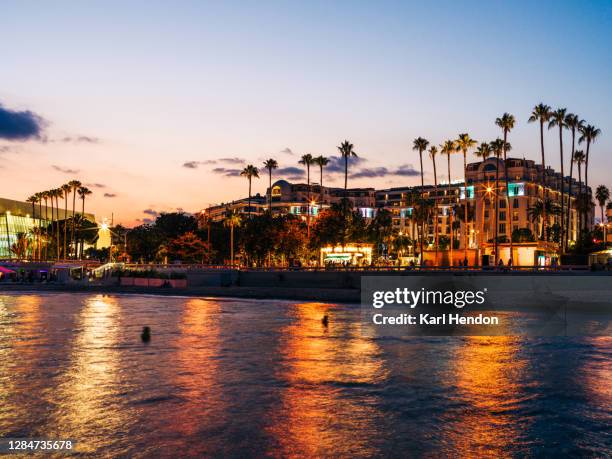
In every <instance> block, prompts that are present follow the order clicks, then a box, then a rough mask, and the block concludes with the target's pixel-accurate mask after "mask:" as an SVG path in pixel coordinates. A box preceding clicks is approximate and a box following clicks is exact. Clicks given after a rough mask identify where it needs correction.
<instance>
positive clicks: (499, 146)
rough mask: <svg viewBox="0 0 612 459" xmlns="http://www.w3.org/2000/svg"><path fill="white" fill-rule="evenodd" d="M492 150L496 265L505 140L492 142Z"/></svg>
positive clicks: (496, 261)
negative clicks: (500, 175)
mask: <svg viewBox="0 0 612 459" xmlns="http://www.w3.org/2000/svg"><path fill="white" fill-rule="evenodd" d="M491 151H492V152H493V154H494V155H495V191H494V193H493V197H494V198H495V232H494V234H495V239H494V240H493V244H494V245H495V249H494V251H495V266H497V263H498V261H499V250H498V249H499V194H500V193H499V159H500V157H501V156H502V155H503V152H504V141H503V140H502V139H500V138H499V137H498V138H497V139H495V140H494V141H493V142H491Z"/></svg>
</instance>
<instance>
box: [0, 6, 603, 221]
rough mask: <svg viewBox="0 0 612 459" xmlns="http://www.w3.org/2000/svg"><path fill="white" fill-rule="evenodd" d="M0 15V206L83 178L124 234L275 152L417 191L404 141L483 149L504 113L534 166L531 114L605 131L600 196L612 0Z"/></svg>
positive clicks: (227, 191) (190, 204) (414, 160)
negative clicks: (561, 113)
mask: <svg viewBox="0 0 612 459" xmlns="http://www.w3.org/2000/svg"><path fill="white" fill-rule="evenodd" d="M459 4H461V5H462V6H459ZM0 14H1V17H2V27H1V28H0V56H1V58H2V64H1V65H0V105H1V107H0V197H5V198H11V199H18V200H24V199H25V198H27V197H28V196H29V195H30V194H32V193H34V192H36V191H42V190H45V189H49V188H53V187H58V186H60V185H61V184H63V183H65V182H67V181H68V180H70V179H73V178H78V179H79V180H81V181H82V182H83V183H85V184H87V185H88V186H89V188H91V189H92V191H93V192H94V194H93V195H92V196H91V198H90V199H89V200H88V201H87V207H88V209H87V210H89V211H91V212H94V213H95V214H96V216H97V217H98V219H102V218H104V217H110V215H111V213H114V215H115V223H117V222H122V223H124V224H129V225H133V224H138V223H141V222H143V221H148V220H147V219H151V218H154V217H155V215H156V214H157V213H159V212H163V211H172V210H176V209H179V208H180V209H184V210H186V211H189V212H193V211H197V210H200V209H202V208H204V207H206V206H207V205H209V204H212V203H219V202H221V201H227V200H231V199H236V198H240V197H243V196H245V195H246V194H247V182H246V180H245V179H244V178H241V177H235V176H234V175H235V172H236V170H239V169H241V168H242V167H244V165H245V164H248V163H252V164H254V165H256V166H258V167H260V166H261V163H262V161H263V160H264V159H266V158H269V157H273V158H276V159H277V160H278V161H279V163H280V166H281V168H292V169H285V171H284V172H283V174H282V178H287V177H290V178H292V179H299V177H298V176H297V174H298V172H299V171H298V170H295V169H293V168H296V167H301V166H299V165H298V164H297V161H298V160H299V157H300V156H301V155H302V154H304V153H312V154H313V155H320V154H323V155H327V156H332V155H336V154H337V153H336V152H337V150H336V146H337V145H339V144H340V142H341V141H342V140H344V139H349V140H350V141H351V142H352V143H353V144H354V145H355V150H356V151H357V153H358V154H359V155H360V157H361V158H362V159H361V161H359V163H358V164H355V165H353V167H352V172H354V173H356V177H354V178H352V179H350V181H349V186H375V187H377V188H383V187H391V186H401V185H410V184H416V183H417V182H418V178H417V177H416V176H415V175H414V173H415V171H414V169H416V168H418V154H417V153H415V152H413V151H412V148H411V147H412V140H413V139H414V138H415V137H417V136H423V137H425V138H427V139H429V140H430V141H431V142H433V143H435V144H439V143H441V142H442V141H444V140H445V139H447V138H454V137H456V136H457V134H459V133H461V132H468V133H470V135H471V136H472V137H474V138H475V139H477V140H479V141H482V140H486V141H490V140H493V139H495V138H496V137H497V136H499V135H500V133H499V130H498V128H497V127H496V126H495V125H494V120H495V118H496V117H497V116H500V115H501V114H502V113H503V112H510V113H512V114H514V115H515V117H516V118H517V122H518V123H517V127H516V129H515V130H514V131H513V132H512V133H511V134H510V138H509V140H510V142H511V143H512V146H513V151H512V156H517V157H523V156H524V157H527V158H531V159H538V158H539V155H540V151H539V131H538V127H537V125H535V124H528V123H527V119H528V117H529V114H530V112H531V108H532V107H533V106H534V105H535V104H537V103H539V102H544V103H546V104H548V105H551V106H552V107H553V108H558V107H567V108H568V110H569V111H571V112H574V113H577V114H579V115H580V117H581V118H584V119H585V120H586V121H588V122H589V123H591V124H594V125H595V126H597V127H599V128H600V129H601V130H602V135H601V136H600V138H599V139H598V141H597V143H596V144H595V145H594V146H593V148H592V152H591V155H592V156H591V161H592V165H591V168H590V173H589V182H590V184H591V185H592V186H596V185H598V184H605V185H607V186H609V187H611V186H612V183H611V180H610V176H611V175H612V174H611V173H610V172H611V171H612V84H611V82H612V50H611V48H612V2H610V1H585V2H575V1H561V0H558V1H540V2H531V1H525V2H518V1H513V2H501V1H499V2H498V1H473V2H469V1H467V2H455V1H430V2H422V1H418V2H408V1H406V2H397V3H396V2H339V1H336V2H329V1H323V2H300V3H297V2H250V1H249V2H214V3H212V2H211V3H207V2H204V1H194V2H188V1H177V2H159V1H146V2H145V1H142V2H137V1H131V2H112V1H100V2H93V1H91V2H89V1H88V2H77V1H70V2H68V1H66V2H61V1H56V2H32V1H17V0H16V1H3V2H2V6H1V12H0ZM24 111H29V112H30V113H22V112H24ZM557 138H558V133H557V130H551V131H550V132H548V133H547V135H546V148H547V162H548V163H549V164H550V165H551V166H552V167H554V168H555V169H558V168H559V148H558V140H557ZM569 141H570V137H569V134H568V135H566V145H567V146H569ZM568 152H569V148H567V149H566V155H568V154H569V153H568ZM566 158H567V156H566ZM439 161H440V165H441V166H443V164H442V158H440V160H439ZM425 164H426V174H427V175H426V181H428V182H433V178H432V167H431V161H429V160H427V161H426V163H425ZM460 164H461V159H460V156H459V155H457V157H456V158H454V159H453V174H454V175H455V178H459V176H460V175H461V174H462V172H461V165H460ZM567 165H569V161H566V169H567ZM440 169H441V170H442V171H445V170H446V169H445V167H440V168H439V172H440ZM567 172H568V171H566V173H567ZM278 175H279V176H277V178H281V177H280V175H281V174H278ZM316 175H317V176H318V174H316ZM440 175H442V173H441V172H440ZM261 176H262V178H261V179H260V180H259V181H256V182H255V183H254V192H261V193H263V192H264V191H265V187H266V185H267V177H266V173H265V171H262V173H261ZM440 178H445V177H440ZM324 180H325V181H326V182H327V184H330V185H331V184H335V185H337V186H341V184H342V180H341V175H340V174H339V173H334V174H329V175H328V176H326V178H325V179H324Z"/></svg>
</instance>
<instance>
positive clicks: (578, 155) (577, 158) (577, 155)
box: [574, 150, 586, 234]
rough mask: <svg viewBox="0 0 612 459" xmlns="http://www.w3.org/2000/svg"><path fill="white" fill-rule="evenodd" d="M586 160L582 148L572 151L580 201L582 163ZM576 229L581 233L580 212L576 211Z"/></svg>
mask: <svg viewBox="0 0 612 459" xmlns="http://www.w3.org/2000/svg"><path fill="white" fill-rule="evenodd" d="M585 160H586V156H585V154H584V152H583V151H582V150H576V151H575V152H574V162H575V163H576V166H578V201H582V200H583V199H584V197H583V195H582V165H583V164H584V161H585ZM578 229H579V231H580V233H581V234H582V212H579V213H578Z"/></svg>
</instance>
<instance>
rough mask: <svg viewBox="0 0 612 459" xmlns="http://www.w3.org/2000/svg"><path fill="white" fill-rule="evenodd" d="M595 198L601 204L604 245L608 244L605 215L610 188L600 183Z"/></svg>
mask: <svg viewBox="0 0 612 459" xmlns="http://www.w3.org/2000/svg"><path fill="white" fill-rule="evenodd" d="M595 199H597V203H598V204H599V208H600V209H601V224H602V225H604V246H607V242H608V241H607V240H606V232H605V228H606V226H605V225H606V219H605V216H604V208H605V207H606V203H607V202H608V200H609V199H610V190H608V187H607V186H605V185H599V186H598V187H597V190H595Z"/></svg>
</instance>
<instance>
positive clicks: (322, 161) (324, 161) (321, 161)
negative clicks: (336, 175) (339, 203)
mask: <svg viewBox="0 0 612 459" xmlns="http://www.w3.org/2000/svg"><path fill="white" fill-rule="evenodd" d="M313 161H314V163H315V164H316V165H317V166H319V172H320V174H321V176H320V180H319V185H320V186H321V193H320V197H319V201H321V202H323V168H324V167H325V166H327V165H328V164H329V158H326V157H325V156H317V157H316V158H314V160H313Z"/></svg>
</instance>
